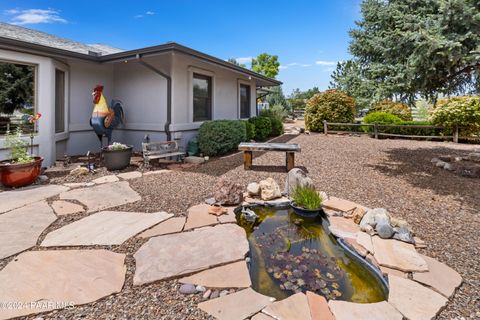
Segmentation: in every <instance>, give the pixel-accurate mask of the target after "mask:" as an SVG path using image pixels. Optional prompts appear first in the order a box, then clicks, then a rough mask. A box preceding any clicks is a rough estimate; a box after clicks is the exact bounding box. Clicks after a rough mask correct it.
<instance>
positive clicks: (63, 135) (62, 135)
mask: <svg viewBox="0 0 480 320" xmlns="http://www.w3.org/2000/svg"><path fill="white" fill-rule="evenodd" d="M57 70H59V71H62V72H63V73H64V75H65V76H64V97H63V98H64V108H63V110H64V113H63V115H64V119H63V123H64V130H63V131H61V132H57V130H56V119H55V115H56V108H55V99H56V79H55V77H56V73H57ZM53 74H54V79H53V80H54V81H53V82H54V89H53V97H54V98H53V99H54V101H53V103H54V108H53V110H52V114H53V132H54V133H55V141H57V142H58V141H62V140H65V139H68V136H69V132H70V130H69V129H70V128H69V118H70V68H69V66H68V65H67V64H63V63H61V62H59V61H54V63H53Z"/></svg>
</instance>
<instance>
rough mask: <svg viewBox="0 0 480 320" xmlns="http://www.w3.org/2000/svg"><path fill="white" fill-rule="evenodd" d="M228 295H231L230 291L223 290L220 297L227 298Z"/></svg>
mask: <svg viewBox="0 0 480 320" xmlns="http://www.w3.org/2000/svg"><path fill="white" fill-rule="evenodd" d="M228 293H229V292H228V290H222V291H220V294H219V296H220V297H225V296H226V295H227V294H228Z"/></svg>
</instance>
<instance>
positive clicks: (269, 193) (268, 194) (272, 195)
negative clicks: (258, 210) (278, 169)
mask: <svg viewBox="0 0 480 320" xmlns="http://www.w3.org/2000/svg"><path fill="white" fill-rule="evenodd" d="M281 196H282V192H281V191H280V187H279V186H278V184H277V182H276V181H275V180H273V179H272V178H267V179H265V180H262V181H260V197H261V198H262V200H264V201H268V200H273V199H277V198H280V197H281Z"/></svg>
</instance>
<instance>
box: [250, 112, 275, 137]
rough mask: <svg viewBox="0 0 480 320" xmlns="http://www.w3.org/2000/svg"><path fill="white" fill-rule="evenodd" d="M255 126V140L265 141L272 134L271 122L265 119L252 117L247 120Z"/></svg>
mask: <svg viewBox="0 0 480 320" xmlns="http://www.w3.org/2000/svg"><path fill="white" fill-rule="evenodd" d="M248 121H249V122H250V123H253V125H254V126H255V140H256V141H265V140H266V139H267V138H268V136H270V134H271V133H272V121H271V120H270V118H267V117H253V118H250V119H248Z"/></svg>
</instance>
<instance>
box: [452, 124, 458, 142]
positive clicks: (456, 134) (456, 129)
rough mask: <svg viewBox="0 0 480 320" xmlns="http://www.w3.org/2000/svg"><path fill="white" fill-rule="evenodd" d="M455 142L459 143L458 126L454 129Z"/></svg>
mask: <svg viewBox="0 0 480 320" xmlns="http://www.w3.org/2000/svg"><path fill="white" fill-rule="evenodd" d="M453 142H454V143H458V126H455V128H454V129H453Z"/></svg>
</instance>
